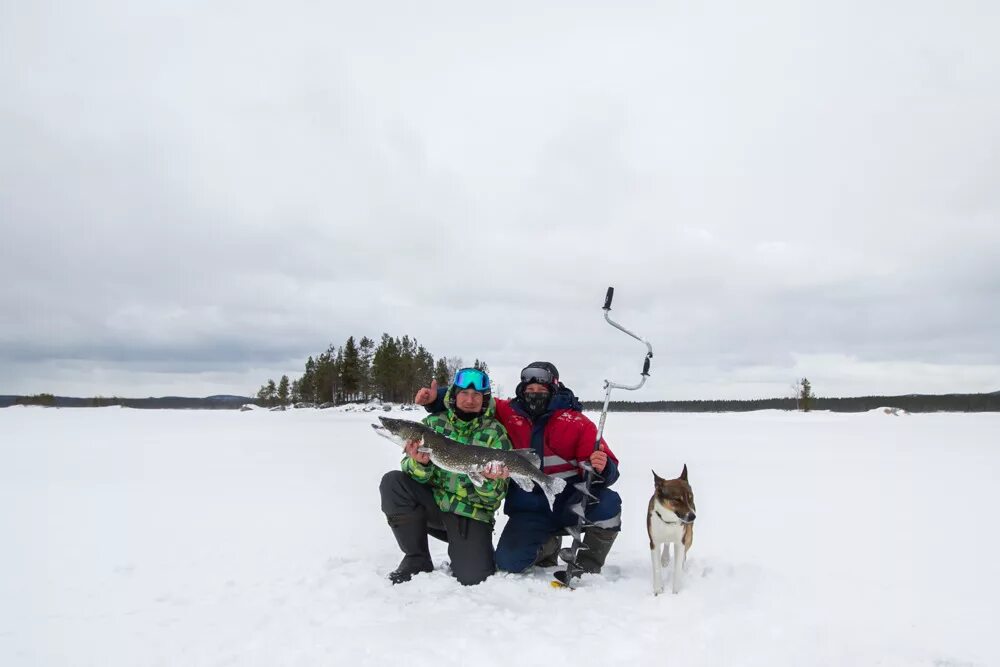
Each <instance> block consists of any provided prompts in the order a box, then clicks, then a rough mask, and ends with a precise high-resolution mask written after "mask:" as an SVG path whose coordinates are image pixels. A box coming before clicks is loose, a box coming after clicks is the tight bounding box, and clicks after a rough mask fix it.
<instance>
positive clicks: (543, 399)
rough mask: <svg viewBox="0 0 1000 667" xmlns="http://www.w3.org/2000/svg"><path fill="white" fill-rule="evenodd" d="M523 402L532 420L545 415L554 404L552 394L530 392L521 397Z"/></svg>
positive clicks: (549, 392)
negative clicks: (551, 404)
mask: <svg viewBox="0 0 1000 667" xmlns="http://www.w3.org/2000/svg"><path fill="white" fill-rule="evenodd" d="M521 402H522V403H524V408H525V409H526V410H527V411H528V414H529V415H530V416H531V418H532V419H534V418H535V417H538V416H540V415H544V414H545V413H546V411H548V409H549V403H551V402H552V392H551V391H548V392H541V391H530V392H524V393H523V394H522V395H521Z"/></svg>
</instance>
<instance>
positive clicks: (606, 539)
mask: <svg viewBox="0 0 1000 667" xmlns="http://www.w3.org/2000/svg"><path fill="white" fill-rule="evenodd" d="M616 539H618V531H617V530H608V529H607V528H597V527H596V526H591V527H589V528H587V530H586V532H585V533H584V535H583V546H582V547H580V549H579V550H578V551H577V552H576V564H577V565H579V566H580V568H582V569H583V571H584V572H589V573H590V574H600V572H601V568H602V567H604V561H605V560H607V558H608V552H610V551H611V545H612V544H614V543H615V540H616ZM569 557H570V550H569V549H562V550H561V551H560V552H559V558H561V559H563V560H564V561H566V562H569Z"/></svg>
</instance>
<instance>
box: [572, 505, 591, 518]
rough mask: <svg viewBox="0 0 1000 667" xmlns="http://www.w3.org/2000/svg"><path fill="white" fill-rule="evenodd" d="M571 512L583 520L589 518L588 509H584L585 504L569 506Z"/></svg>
mask: <svg viewBox="0 0 1000 667" xmlns="http://www.w3.org/2000/svg"><path fill="white" fill-rule="evenodd" d="M569 511H570V512H572V513H573V514H575V515H577V516H578V517H580V518H581V519H583V518H585V517H586V516H587V508H586V507H584V505H583V503H577V504H575V505H570V506H569Z"/></svg>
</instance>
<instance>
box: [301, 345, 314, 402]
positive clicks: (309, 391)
mask: <svg viewBox="0 0 1000 667" xmlns="http://www.w3.org/2000/svg"><path fill="white" fill-rule="evenodd" d="M299 396H300V397H301V399H302V400H303V401H309V402H314V401H316V362H315V360H313V358H312V356H311V355H310V357H309V358H308V359H307V360H306V370H305V372H304V373H303V374H302V378H301V379H300V380H299Z"/></svg>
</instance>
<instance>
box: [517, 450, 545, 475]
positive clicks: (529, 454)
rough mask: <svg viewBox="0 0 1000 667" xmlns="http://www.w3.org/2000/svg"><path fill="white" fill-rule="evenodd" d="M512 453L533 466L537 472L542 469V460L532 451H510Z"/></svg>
mask: <svg viewBox="0 0 1000 667" xmlns="http://www.w3.org/2000/svg"><path fill="white" fill-rule="evenodd" d="M511 451H512V452H514V453H515V454H517V455H518V456H520V457H521V458H523V459H527V461H528V463H530V464H531V465H533V466H535V467H536V468H538V469H539V470H541V469H542V460H541V459H540V458H538V454H536V453H535V450H533V449H512V450H511Z"/></svg>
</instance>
